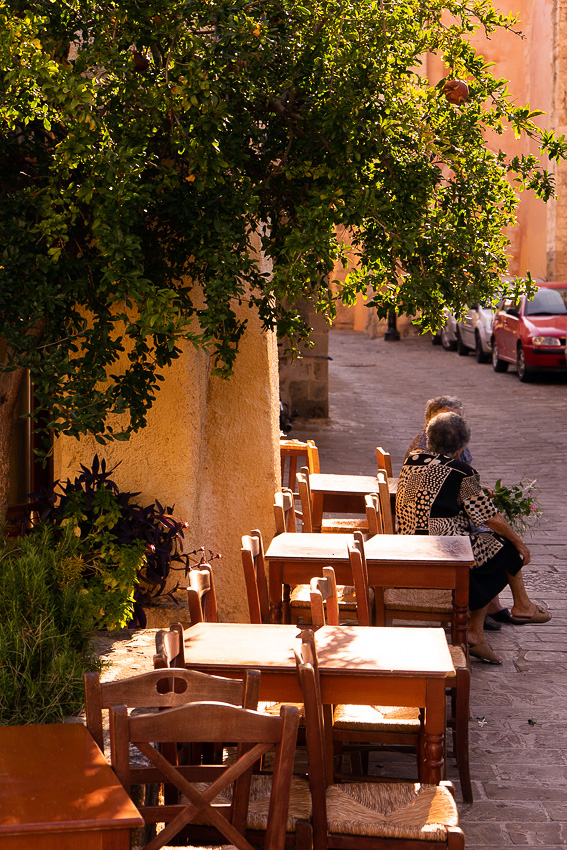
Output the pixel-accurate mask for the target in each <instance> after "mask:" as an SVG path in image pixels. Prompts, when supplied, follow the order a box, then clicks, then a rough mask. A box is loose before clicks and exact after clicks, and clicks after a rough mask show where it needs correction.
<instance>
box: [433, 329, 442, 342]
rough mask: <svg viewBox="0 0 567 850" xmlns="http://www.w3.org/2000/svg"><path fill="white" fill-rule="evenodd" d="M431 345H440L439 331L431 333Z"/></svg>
mask: <svg viewBox="0 0 567 850" xmlns="http://www.w3.org/2000/svg"><path fill="white" fill-rule="evenodd" d="M431 345H441V332H440V331H437V333H434V334H431Z"/></svg>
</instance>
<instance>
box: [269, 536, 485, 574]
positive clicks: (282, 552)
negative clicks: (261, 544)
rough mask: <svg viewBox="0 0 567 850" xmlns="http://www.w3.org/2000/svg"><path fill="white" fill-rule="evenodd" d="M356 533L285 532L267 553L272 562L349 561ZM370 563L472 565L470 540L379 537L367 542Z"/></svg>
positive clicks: (472, 557)
mask: <svg viewBox="0 0 567 850" xmlns="http://www.w3.org/2000/svg"><path fill="white" fill-rule="evenodd" d="M353 542H354V537H353V535H352V534H316V533H294V532H285V533H284V534H277V535H276V536H275V537H274V539H273V540H272V542H271V543H270V545H269V546H268V549H267V551H266V560H268V561H278V560H279V561H293V560H294V559H296V560H311V559H312V560H314V561H315V560H317V561H321V560H324V561H327V562H329V564H330V565H332V563H333V561H336V562H343V561H348V546H349V544H351V543H353ZM364 552H365V554H366V561H367V563H368V564H370V563H372V564H379V563H381V562H383V563H391V562H400V563H412V564H421V565H430V564H434V565H436V566H447V567H449V566H472V564H474V555H473V552H472V547H471V542H470V538H469V537H456V536H455V537H437V536H433V535H413V534H375V535H374V536H373V537H369V538H368V539H367V540H365V542H364Z"/></svg>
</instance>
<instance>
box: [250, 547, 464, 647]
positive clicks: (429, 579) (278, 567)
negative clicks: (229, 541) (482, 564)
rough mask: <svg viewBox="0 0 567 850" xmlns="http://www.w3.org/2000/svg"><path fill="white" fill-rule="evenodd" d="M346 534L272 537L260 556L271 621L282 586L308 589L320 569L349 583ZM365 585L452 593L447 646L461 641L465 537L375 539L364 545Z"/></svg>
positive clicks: (276, 619)
mask: <svg viewBox="0 0 567 850" xmlns="http://www.w3.org/2000/svg"><path fill="white" fill-rule="evenodd" d="M353 539H354V538H353V536H352V535H351V534H293V533H292V532H286V533H285V534H278V535H276V537H274V539H273V540H272V542H271V543H270V545H269V547H268V549H267V551H266V561H267V562H268V593H269V597H270V615H271V618H272V621H273V622H275V623H280V622H281V619H282V587H283V585H284V584H287V585H294V584H308V583H309V581H310V580H311V579H312V578H313V576H316V575H321V569H322V568H323V567H325V566H331V567H334V569H335V574H336V576H337V582H338V583H339V584H352V583H353V579H352V574H351V570H350V563H349V559H348V545H349V543H352V542H353ZM364 551H365V553H366V563H367V566H368V582H369V584H370V585H372V586H373V587H417V588H436V589H439V588H440V589H444V590H452V591H453V609H454V617H453V625H454V628H453V634H452V640H453V643H456V644H458V643H462V644H465V645H466V642H467V626H468V611H469V608H468V599H469V570H470V568H471V566H472V565H473V564H474V556H473V552H472V547H471V542H470V539H469V538H468V537H434V536H426V535H412V534H376V535H374V537H370V538H369V539H368V540H366V541H365V543H364Z"/></svg>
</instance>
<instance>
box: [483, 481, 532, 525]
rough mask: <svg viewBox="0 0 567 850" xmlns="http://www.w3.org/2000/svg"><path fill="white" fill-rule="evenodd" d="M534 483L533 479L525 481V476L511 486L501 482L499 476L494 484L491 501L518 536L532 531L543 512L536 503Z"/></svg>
mask: <svg viewBox="0 0 567 850" xmlns="http://www.w3.org/2000/svg"><path fill="white" fill-rule="evenodd" d="M535 485H536V481H535V480H533V481H527V480H526V479H525V478H522V480H521V481H520V482H519V484H513V485H512V486H511V487H507V486H506V485H505V484H502V479H501V478H499V479H498V481H497V482H496V484H495V485H494V495H493V496H492V501H493V502H494V504H495V506H496V507H497V508H498V510H499V511H500V513H501V514H503V516H504V517H505V518H506V519H507V520H508V522H509V523H510V525H511V526H512V528H513V529H514V531H515V532H516V534H519V535H520V537H521V536H523V535H524V534H526V532H530V533H531V532H532V530H533V529H534V528H535V526H536V525H537V524H538V523H539V521H540V519H541V516H542V513H543V511H542V509H541V508H540V506H539V505H538V503H537V499H536V493H537V488H536V486H535Z"/></svg>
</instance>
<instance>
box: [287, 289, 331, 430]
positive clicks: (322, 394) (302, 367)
mask: <svg viewBox="0 0 567 850" xmlns="http://www.w3.org/2000/svg"><path fill="white" fill-rule="evenodd" d="M300 313H301V315H302V316H303V317H304V318H305V320H306V321H307V322H308V324H309V325H310V326H311V328H312V329H313V330H312V334H311V340H312V342H313V343H314V345H313V348H308V349H305V351H304V354H303V355H302V357H301V358H298V359H296V360H294V361H292V359H291V356H290V355H284V354H283V353H282V354H280V358H279V360H280V366H279V373H280V398H281V400H282V402H283V403H284V404H286V405H287V407H288V410H289V413H290V414H292V415H296V416H299V417H300V418H301V419H321V418H323V419H324V418H326V417H327V416H328V415H329V387H328V384H329V360H328V356H329V325H328V324H327V322H326V321H325V319H323V317H322V316H320V315H318V314H317V313H316V312H315V308H314V307H313V305H311V304H308V303H307V302H303V303H302V304H301V305H300ZM283 348H284V345H283V344H282V345H281V349H283Z"/></svg>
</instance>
